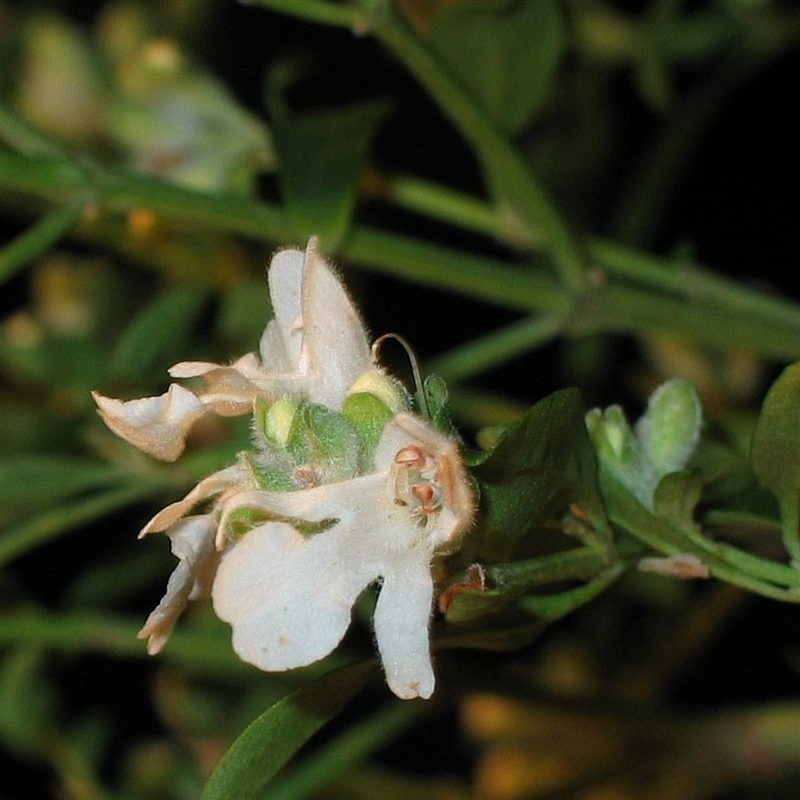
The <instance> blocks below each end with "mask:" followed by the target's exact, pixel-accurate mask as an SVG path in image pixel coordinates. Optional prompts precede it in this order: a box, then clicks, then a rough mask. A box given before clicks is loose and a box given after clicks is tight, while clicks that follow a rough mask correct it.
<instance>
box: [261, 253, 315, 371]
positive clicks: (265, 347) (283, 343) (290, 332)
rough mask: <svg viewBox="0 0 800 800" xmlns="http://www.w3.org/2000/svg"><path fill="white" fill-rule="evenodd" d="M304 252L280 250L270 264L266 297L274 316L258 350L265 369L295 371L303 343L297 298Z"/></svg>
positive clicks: (300, 286) (300, 309)
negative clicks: (268, 299)
mask: <svg viewBox="0 0 800 800" xmlns="http://www.w3.org/2000/svg"><path fill="white" fill-rule="evenodd" d="M304 263H305V254H304V253H303V252H302V251H301V250H282V251H281V252H279V253H277V254H276V255H275V256H274V257H273V259H272V261H271V262H270V266H269V296H270V301H271V303H272V311H273V313H274V314H275V319H274V320H273V321H272V322H270V323H269V324H268V325H267V327H266V328H265V330H264V334H263V335H262V337H261V342H260V344H259V352H260V354H261V361H262V363H263V365H264V369H265V370H267V371H268V372H284V373H285V372H290V371H292V372H294V371H296V370H297V365H298V364H299V362H300V349H301V346H302V342H303V317H302V314H303V309H302V303H301V299H300V295H301V291H302V284H303V268H304Z"/></svg>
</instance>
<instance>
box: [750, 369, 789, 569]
mask: <svg viewBox="0 0 800 800" xmlns="http://www.w3.org/2000/svg"><path fill="white" fill-rule="evenodd" d="M750 463H751V464H752V466H753V472H754V473H755V476H756V478H758V480H759V482H760V483H761V484H762V485H764V486H766V487H767V489H769V490H770V491H771V492H772V493H773V494H774V495H775V496H776V497H777V498H778V503H779V505H780V509H781V521H782V528H783V544H784V547H785V548H786V550H787V552H788V553H789V555H790V556H791V559H792V565H793V566H795V567H797V568H800V362H798V363H796V364H792V365H791V366H788V367H786V369H785V370H784V371H783V372H782V373H781V374H780V376H779V377H778V380H776V381H775V383H773V384H772V386H771V387H770V390H769V391H768V392H767V396H766V398H764V404H763V405H762V407H761V414H760V415H759V417H758V421H757V422H756V427H755V430H754V431H753V438H752V440H751V442H750Z"/></svg>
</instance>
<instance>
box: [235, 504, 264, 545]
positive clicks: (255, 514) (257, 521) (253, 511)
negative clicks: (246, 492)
mask: <svg viewBox="0 0 800 800" xmlns="http://www.w3.org/2000/svg"><path fill="white" fill-rule="evenodd" d="M271 519H273V517H272V516H271V515H270V514H268V513H267V512H266V511H264V509H262V508H254V507H252V506H243V507H241V508H237V509H234V510H233V511H231V513H230V514H228V516H227V518H226V520H225V523H226V524H225V531H224V533H225V536H226V537H227V538H228V539H234V540H235V539H241V537H242V536H244V535H245V534H246V533H247V532H248V531H251V530H253V528H257V527H258V526H259V525H263V524H264V523H265V522H269V521H270V520H271Z"/></svg>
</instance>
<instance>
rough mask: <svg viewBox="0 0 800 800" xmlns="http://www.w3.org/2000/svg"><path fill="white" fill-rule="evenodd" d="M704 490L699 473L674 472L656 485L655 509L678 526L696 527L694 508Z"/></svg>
mask: <svg viewBox="0 0 800 800" xmlns="http://www.w3.org/2000/svg"><path fill="white" fill-rule="evenodd" d="M702 492H703V479H702V477H701V476H700V475H699V474H698V473H696V472H673V473H671V474H670V475H666V476H665V477H664V478H662V479H661V482H660V483H659V484H658V486H657V487H656V492H655V495H654V497H653V510H654V512H655V513H656V514H657V515H659V516H661V517H664V518H665V519H668V520H670V521H671V522H672V523H673V524H674V525H677V526H678V527H685V528H687V529H695V528H696V525H695V522H694V509H695V507H696V506H697V504H698V502H700V495H701V494H702Z"/></svg>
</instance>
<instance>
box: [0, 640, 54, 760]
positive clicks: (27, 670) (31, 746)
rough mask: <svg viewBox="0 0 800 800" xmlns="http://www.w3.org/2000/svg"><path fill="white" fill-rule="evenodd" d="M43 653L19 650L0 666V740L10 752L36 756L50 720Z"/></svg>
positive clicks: (49, 690) (49, 691)
mask: <svg viewBox="0 0 800 800" xmlns="http://www.w3.org/2000/svg"><path fill="white" fill-rule="evenodd" d="M43 661H44V658H43V654H42V653H41V652H39V651H37V650H30V649H27V648H25V649H22V650H17V651H15V652H11V653H9V654H8V655H6V656H5V658H4V659H3V661H2V662H1V663H0V739H2V741H3V743H4V744H5V745H6V747H8V748H9V749H11V750H14V751H16V752H19V753H23V754H25V755H34V754H36V753H37V752H38V751H39V749H40V748H41V747H43V746H44V733H45V728H46V726H47V723H48V720H51V719H52V712H53V700H54V697H53V691H52V688H53V687H52V686H51V685H50V684H49V683H48V682H47V681H46V680H44V678H43V675H42V664H43Z"/></svg>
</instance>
